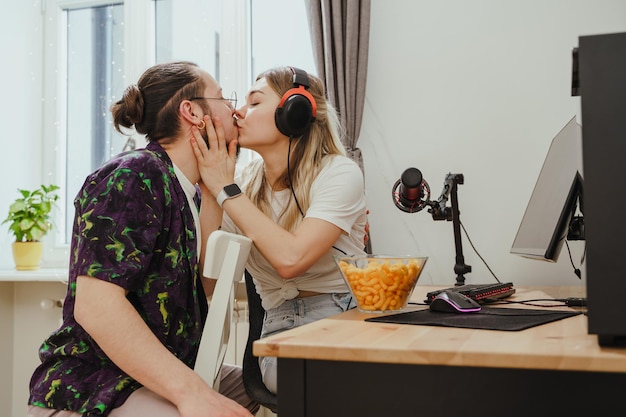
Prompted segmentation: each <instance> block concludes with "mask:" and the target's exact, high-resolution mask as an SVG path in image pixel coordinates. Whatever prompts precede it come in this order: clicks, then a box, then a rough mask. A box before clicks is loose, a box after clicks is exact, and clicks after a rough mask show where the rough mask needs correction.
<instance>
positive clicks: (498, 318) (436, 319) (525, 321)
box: [365, 307, 581, 331]
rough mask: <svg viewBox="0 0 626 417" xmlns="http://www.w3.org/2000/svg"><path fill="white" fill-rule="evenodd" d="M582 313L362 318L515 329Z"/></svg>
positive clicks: (492, 310)
mask: <svg viewBox="0 0 626 417" xmlns="http://www.w3.org/2000/svg"><path fill="white" fill-rule="evenodd" d="M579 314H581V313H580V312H578V311H549V310H533V309H521V308H496V307H483V308H482V310H480V311H479V312H476V313H464V314H458V313H440V312H434V311H430V310H420V311H409V312H406V313H397V314H392V315H389V316H378V317H370V318H368V319H365V321H373V322H379V323H397V324H418V325H422V326H444V327H462V328H466V329H482V330H505V331H518V330H524V329H528V328H530V327H535V326H539V325H542V324H546V323H551V322H553V321H557V320H561V319H564V318H567V317H572V316H577V315H579Z"/></svg>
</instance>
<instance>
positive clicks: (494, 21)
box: [359, 0, 626, 286]
mask: <svg viewBox="0 0 626 417" xmlns="http://www.w3.org/2000/svg"><path fill="white" fill-rule="evenodd" d="M371 15H372V18H371V35H370V55H369V69H368V84H367V90H366V91H367V93H366V105H365V115H364V121H363V127H362V132H361V138H360V141H359V147H360V148H361V149H362V151H363V154H364V160H365V170H366V188H367V193H368V201H369V207H370V210H371V214H370V223H371V234H372V243H373V250H374V252H377V253H396V254H400V253H408V254H419V255H427V256H429V257H430V259H429V263H428V264H427V267H426V270H425V275H424V276H423V277H422V280H421V283H423V284H430V283H434V284H445V285H447V284H453V283H454V280H455V274H454V272H453V266H454V263H455V259H454V239H453V231H452V223H451V222H444V221H437V222H435V221H433V220H432V217H431V215H430V214H429V213H427V211H426V210H424V211H422V212H420V213H415V214H407V213H404V212H401V211H400V210H398V209H397V208H396V207H395V205H394V204H393V202H392V199H391V189H392V186H393V184H394V183H395V181H396V180H397V179H398V178H399V177H400V175H401V174H402V172H403V171H404V170H405V169H406V168H408V167H416V168H419V169H420V170H421V171H422V173H423V175H424V178H425V179H426V180H427V182H428V183H429V184H430V187H431V192H432V193H433V196H432V197H433V199H436V198H437V197H438V196H439V194H440V193H441V191H442V186H443V181H444V177H445V174H447V173H448V172H453V173H462V174H464V176H465V183H464V184H463V185H460V186H459V206H460V210H461V220H462V222H463V223H464V224H465V226H466V228H467V231H468V233H469V235H470V237H471V239H472V241H473V243H474V245H475V246H476V247H477V249H478V251H479V252H480V253H481V255H482V256H483V257H484V259H485V260H486V261H487V263H488V264H489V265H490V267H491V268H492V270H493V271H494V273H495V274H496V275H498V276H499V278H500V279H501V280H502V281H512V282H513V283H514V284H516V285H518V286H520V285H527V284H538V285H541V284H543V285H559V284H565V285H575V284H578V283H579V282H580V281H579V280H578V278H577V277H576V276H575V275H574V273H573V268H572V266H571V264H570V262H569V258H568V255H567V252H566V249H565V247H564V249H563V252H562V253H561V257H560V259H559V261H558V262H557V263H556V264H552V263H544V262H540V261H533V260H529V259H525V258H520V257H518V256H516V255H512V254H510V253H509V250H510V247H511V243H512V242H513V239H514V237H515V234H516V232H517V228H518V226H519V223H520V220H521V218H522V215H523V213H524V210H525V208H526V204H527V202H528V199H529V197H530V194H531V192H532V190H533V186H534V184H535V181H536V179H537V176H538V174H539V171H540V169H541V165H542V163H543V160H544V158H545V155H546V152H547V150H548V147H549V145H550V141H551V140H552V138H553V136H554V135H555V134H556V133H557V132H558V131H559V130H560V129H561V128H562V127H563V126H564V125H565V124H566V123H567V122H568V121H569V120H570V119H571V118H572V116H574V115H577V116H578V120H579V121H580V98H579V97H575V98H574V97H571V96H570V83H571V67H572V61H571V50H572V48H573V47H576V46H578V37H579V36H581V35H590V34H599V33H609V32H623V31H626V2H625V1H623V0H613V1H610V0H597V1H596V0H580V1H569V0H515V1H512V0H509V1H501V0H473V1H465V0H446V1H439V2H433V1H428V2H427V1H400V0H390V1H384V2H383V1H377V0H374V1H372V13H371ZM570 246H571V247H572V250H573V254H574V263H575V264H576V265H577V266H578V265H579V264H580V257H581V254H582V248H583V246H582V244H581V242H574V243H573V244H570ZM463 251H464V255H465V261H466V263H467V264H469V265H471V266H472V268H473V272H472V273H471V274H468V275H467V282H468V283H472V282H479V283H480V282H495V280H494V279H493V278H492V276H491V275H490V273H489V271H488V270H487V269H486V268H485V267H484V265H483V264H482V262H481V261H480V259H479V258H478V257H477V256H476V255H475V253H474V252H473V250H472V248H471V247H470V245H469V243H468V241H467V239H466V238H465V236H463ZM583 282H584V280H583Z"/></svg>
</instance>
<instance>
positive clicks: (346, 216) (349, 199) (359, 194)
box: [222, 156, 367, 310]
mask: <svg viewBox="0 0 626 417" xmlns="http://www.w3.org/2000/svg"><path fill="white" fill-rule="evenodd" d="M259 163H262V160H257V161H253V162H251V163H250V165H249V166H248V168H247V169H245V170H244V171H243V172H242V174H241V176H240V178H238V180H237V182H238V183H239V185H240V186H241V188H242V189H245V187H246V185H247V182H248V180H249V177H250V172H251V167H252V166H253V165H254V164H259ZM290 195H291V190H290V189H286V190H282V191H279V192H274V193H273V194H272V195H271V198H270V201H271V206H272V211H273V213H274V219H273V220H274V221H276V215H278V214H280V213H281V211H282V208H283V207H284V205H285V204H286V203H287V202H288V201H289V198H290ZM309 201H310V206H309V209H308V210H307V212H306V213H305V215H306V217H314V218H317V219H322V220H325V221H327V222H329V223H332V224H334V225H335V226H337V227H339V228H340V229H341V230H343V233H342V234H341V235H340V237H339V239H337V241H336V242H335V244H334V246H335V248H332V249H331V250H330V251H328V252H327V253H326V254H324V255H323V256H322V257H321V258H320V259H319V260H318V261H317V262H316V263H315V264H314V265H313V266H312V267H311V268H309V270H308V271H306V272H305V273H304V274H302V275H300V276H299V277H296V278H292V279H289V280H284V279H282V278H281V277H280V276H279V275H278V273H277V272H276V271H275V270H274V268H272V266H271V265H270V264H269V263H268V262H267V260H266V259H265V258H264V257H263V256H262V255H261V253H260V252H259V251H258V250H257V249H256V247H254V245H253V246H252V250H251V251H250V256H249V258H248V263H247V265H246V268H247V269H248V271H249V272H250V274H251V275H252V276H253V277H254V281H255V284H256V288H257V291H258V292H259V295H260V296H261V300H262V305H263V308H265V309H266V310H269V309H271V308H275V307H278V306H279V305H281V304H282V303H283V302H284V301H286V300H291V299H293V298H295V297H296V296H297V295H298V291H315V292H320V293H333V292H348V291H349V290H348V287H347V286H346V284H345V283H344V281H343V279H342V278H341V273H340V272H339V268H338V267H337V264H336V263H335V261H334V258H333V255H343V254H347V255H362V254H364V237H365V225H366V222H367V214H366V201H365V186H364V181H363V173H362V172H361V169H360V168H359V166H358V165H357V164H356V163H355V162H354V161H352V160H351V159H349V158H347V157H344V156H334V157H332V160H331V161H329V162H328V163H327V164H326V166H325V167H323V168H322V170H321V171H320V173H319V174H318V176H317V178H316V179H315V180H314V181H313V184H312V185H311V191H310V197H309ZM222 229H223V230H226V231H229V232H232V233H239V234H241V230H239V229H238V228H237V227H236V226H235V224H234V223H233V221H232V220H231V219H230V217H228V215H227V214H226V213H224V220H223V222H222ZM338 249H339V250H338ZM342 252H343V253H342Z"/></svg>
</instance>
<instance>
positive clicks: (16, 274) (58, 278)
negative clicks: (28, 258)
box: [0, 268, 67, 284]
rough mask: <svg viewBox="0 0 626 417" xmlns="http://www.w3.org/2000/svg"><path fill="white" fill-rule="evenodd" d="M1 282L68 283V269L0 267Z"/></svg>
mask: <svg viewBox="0 0 626 417" xmlns="http://www.w3.org/2000/svg"><path fill="white" fill-rule="evenodd" d="M0 282H60V283H63V284H67V269H65V268H40V269H38V270H36V271H18V270H17V269H0Z"/></svg>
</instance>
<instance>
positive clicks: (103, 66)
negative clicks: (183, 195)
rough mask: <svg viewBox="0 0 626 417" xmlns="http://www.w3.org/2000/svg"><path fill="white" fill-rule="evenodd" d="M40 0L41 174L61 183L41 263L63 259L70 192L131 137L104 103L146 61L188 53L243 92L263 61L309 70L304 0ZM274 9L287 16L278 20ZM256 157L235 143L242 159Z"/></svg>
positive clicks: (68, 234)
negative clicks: (43, 22)
mask: <svg viewBox="0 0 626 417" xmlns="http://www.w3.org/2000/svg"><path fill="white" fill-rule="evenodd" d="M43 1H45V5H46V7H45V9H46V29H45V31H44V42H45V57H44V65H45V71H44V74H45V87H44V95H45V97H44V104H45V106H44V129H43V130H44V135H45V136H44V147H45V149H44V151H45V152H46V154H47V155H51V156H50V158H47V159H46V161H45V162H44V163H45V166H44V173H45V175H46V178H45V179H44V180H45V182H46V183H50V182H54V183H56V184H59V185H60V186H61V195H62V201H61V202H60V204H59V207H60V208H61V210H60V212H61V213H64V216H63V218H59V219H55V225H56V232H55V233H54V235H53V236H50V237H49V238H53V239H54V245H52V246H54V248H55V249H54V250H53V251H52V253H50V254H46V255H45V259H44V262H45V265H47V266H66V265H67V251H68V244H69V240H70V238H71V228H72V221H73V216H74V209H73V200H74V198H75V196H76V193H77V192H78V190H79V189H80V187H81V185H82V183H83V181H84V179H85V177H86V175H87V174H89V173H90V172H91V171H93V170H94V169H96V168H97V167H98V166H100V165H101V164H102V163H103V162H105V161H106V160H108V159H110V158H111V157H113V156H115V155H116V154H117V153H119V152H121V151H122V150H124V149H125V148H126V147H127V146H128V145H130V144H131V143H129V142H128V139H129V138H127V137H126V136H123V135H120V134H119V133H118V132H116V131H115V130H114V129H113V126H112V124H111V116H110V111H109V108H110V106H111V104H112V103H113V102H115V101H117V100H118V99H119V98H120V97H121V94H122V93H123V91H124V89H125V88H126V86H127V85H128V84H130V83H132V82H135V81H136V80H137V78H138V77H139V76H140V75H141V73H142V72H143V71H144V70H145V68H147V67H148V66H150V65H153V64H154V63H156V62H165V61H170V60H189V61H193V62H196V63H198V64H199V65H200V66H202V67H203V68H205V69H206V70H207V71H209V72H210V73H211V74H212V75H213V76H215V78H216V79H217V81H218V82H219V83H220V84H221V85H222V87H223V89H224V91H232V90H236V91H237V92H238V93H239V97H241V98H243V97H244V96H245V93H246V91H247V90H248V89H249V87H250V85H251V84H252V82H253V78H254V77H255V76H256V74H257V73H258V72H260V71H262V70H264V69H267V68H269V67H272V66H276V65H295V66H298V67H301V68H303V69H305V70H306V71H308V72H311V73H315V70H314V63H313V55H312V50H311V42H310V38H309V29H308V23H307V16H306V11H305V8H304V1H293V0H262V1H261V0H133V1H126V2H124V1H122V0H108V1H106V0H83V1H71V0H43ZM277 10H280V13H277ZM278 16H290V18H289V19H282V18H280V19H279V20H280V24H279V25H277V24H276V21H277V19H278ZM127 22H132V25H131V24H128V23H127ZM132 139H133V140H134V141H135V146H137V147H142V146H144V144H145V142H144V140H143V138H140V137H134V138H132ZM254 157H255V156H254V155H252V153H251V152H244V151H242V153H241V156H240V162H241V163H246V162H247V161H249V160H250V159H251V158H254Z"/></svg>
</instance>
